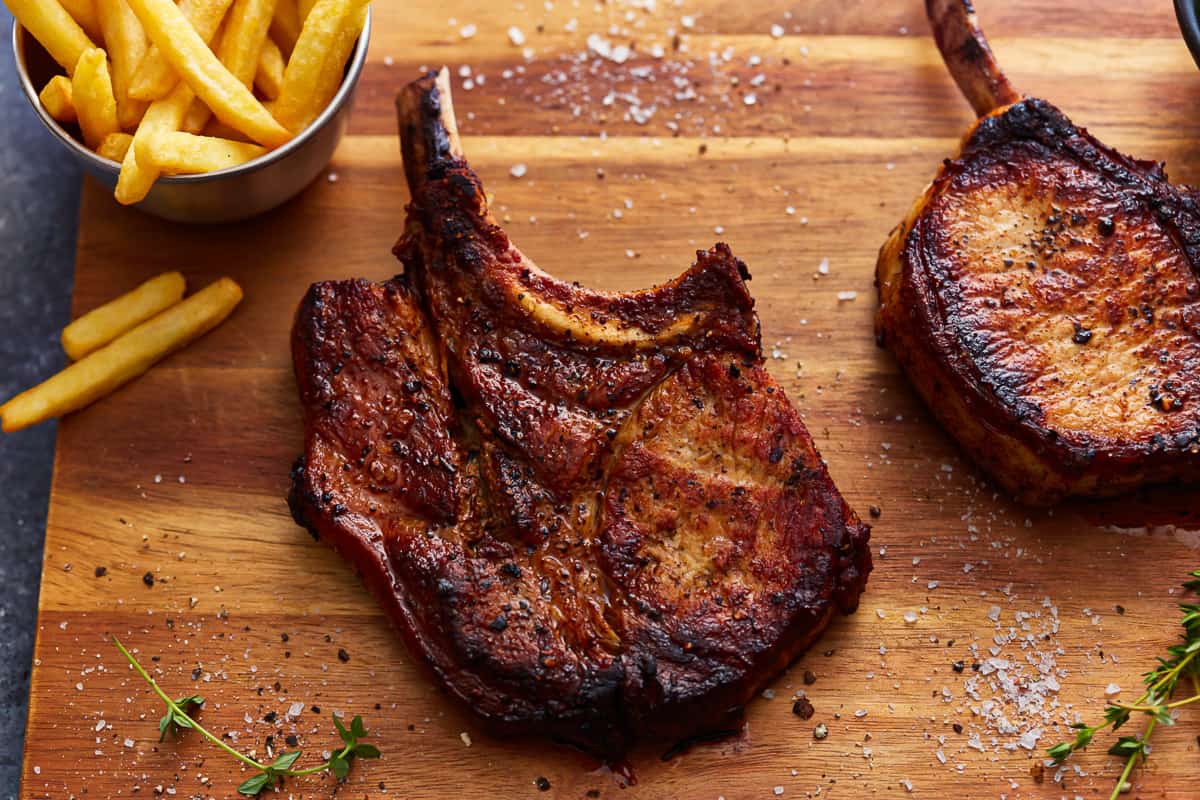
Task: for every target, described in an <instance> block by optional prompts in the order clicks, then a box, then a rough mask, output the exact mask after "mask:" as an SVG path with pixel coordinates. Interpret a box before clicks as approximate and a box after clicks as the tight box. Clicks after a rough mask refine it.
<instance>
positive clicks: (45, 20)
mask: <svg viewBox="0 0 1200 800" xmlns="http://www.w3.org/2000/svg"><path fill="white" fill-rule="evenodd" d="M4 4H5V5H6V6H8V10H9V11H11V12H12V15H13V16H14V17H16V18H17V22H20V23H21V27H23V28H25V30H27V31H29V35H30V36H32V37H33V38H34V39H37V40H38V42H40V43H41V45H42V47H44V48H46V52H47V53H49V54H50V57H51V58H53V59H54V60H55V61H57V62H58V64H59V66H60V67H62V68H63V69H65V70H66V71H67V74H68V75H74V74H75V65H76V64H78V63H79V57H80V56H81V55H83V53H84V51H85V50H91V49H92V48H93V47H95V46H96V45H94V44H92V40H91V39H89V38H88V35H87V34H86V33H84V32H83V28H81V27H79V23H78V22H76V21H75V20H74V19H73V18H72V17H71V15H70V14H68V13H67V11H66V9H64V8H63V7H62V4H61V3H59V2H58V0H4Z"/></svg>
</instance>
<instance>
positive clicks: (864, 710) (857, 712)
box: [854, 708, 867, 719]
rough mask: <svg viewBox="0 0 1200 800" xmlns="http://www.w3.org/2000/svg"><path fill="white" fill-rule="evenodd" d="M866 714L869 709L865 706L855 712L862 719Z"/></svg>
mask: <svg viewBox="0 0 1200 800" xmlns="http://www.w3.org/2000/svg"><path fill="white" fill-rule="evenodd" d="M866 715H867V710H866V709H865V708H860V709H857V710H856V711H855V712H854V716H856V717H859V718H860V719H861V718H862V717H865V716H866Z"/></svg>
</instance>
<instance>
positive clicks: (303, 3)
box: [296, 0, 317, 25]
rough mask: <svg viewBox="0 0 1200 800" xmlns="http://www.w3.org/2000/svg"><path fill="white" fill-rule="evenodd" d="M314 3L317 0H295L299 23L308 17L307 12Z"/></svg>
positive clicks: (302, 22)
mask: <svg viewBox="0 0 1200 800" xmlns="http://www.w3.org/2000/svg"><path fill="white" fill-rule="evenodd" d="M316 4H317V0H296V11H297V12H299V14H300V24H301V25H303V24H304V20H306V19H308V14H309V12H310V11H312V9H313V6H315V5H316Z"/></svg>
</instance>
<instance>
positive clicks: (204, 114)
mask: <svg viewBox="0 0 1200 800" xmlns="http://www.w3.org/2000/svg"><path fill="white" fill-rule="evenodd" d="M210 119H212V112H211V111H209V110H208V106H206V105H204V101H203V100H201V99H200V98H196V99H195V100H193V101H192V105H191V107H190V108H189V109H188V110H187V113H186V114H184V115H183V124H182V125H180V126H179V130H181V131H183V132H184V133H200V132H201V131H203V130H204V128H205V127H206V126H207V125H208V121H209V120H210Z"/></svg>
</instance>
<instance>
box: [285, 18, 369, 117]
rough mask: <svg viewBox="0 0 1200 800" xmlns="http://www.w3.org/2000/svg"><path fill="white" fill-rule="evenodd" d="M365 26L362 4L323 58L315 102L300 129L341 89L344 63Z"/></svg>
mask: <svg viewBox="0 0 1200 800" xmlns="http://www.w3.org/2000/svg"><path fill="white" fill-rule="evenodd" d="M366 24H367V6H366V4H365V3H364V4H362V5H361V7H360V8H358V9H357V10H356V11H354V12H352V13H351V15H350V17H349V18H347V20H346V23H345V24H344V25H342V29H341V31H339V32H338V35H337V39H336V40H335V41H334V43H333V47H332V48H331V49H330V50H329V54H328V55H327V56H326V57H325V64H324V65H323V66H322V67H321V74H320V76H319V77H318V78H317V86H316V90H315V91H314V92H313V96H314V97H315V99H316V101H315V102H314V103H313V104H312V105H311V106H310V107H309V110H308V114H307V116H306V117H305V118H304V120H303V122H302V123H301V125H300V127H301V128H307V127H308V126H309V125H311V124H312V122H313V120H315V119H316V118H317V117H318V116H320V114H321V112H322V111H324V110H325V107H326V106H328V105H329V101H331V100H332V99H333V96H334V95H335V94H337V91H338V89H339V88H341V85H342V81H343V80H344V79H345V77H346V62H347V61H348V60H349V59H350V54H351V53H352V52H354V46H355V44H357V43H358V37H359V36H360V35H361V34H362V32H363V28H364V27H366Z"/></svg>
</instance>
